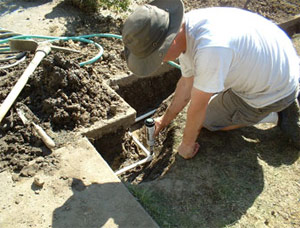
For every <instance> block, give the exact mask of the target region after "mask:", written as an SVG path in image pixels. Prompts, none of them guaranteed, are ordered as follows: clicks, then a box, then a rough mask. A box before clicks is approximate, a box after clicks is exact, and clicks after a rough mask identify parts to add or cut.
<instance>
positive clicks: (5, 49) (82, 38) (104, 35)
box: [0, 28, 180, 69]
mask: <svg viewBox="0 0 300 228" xmlns="http://www.w3.org/2000/svg"><path fill="white" fill-rule="evenodd" d="M0 32H2V36H3V37H4V36H8V37H9V38H5V39H2V40H0V45H3V44H7V43H8V42H9V40H12V39H43V40H46V41H43V42H55V41H60V40H63V41H68V40H75V41H80V42H84V43H89V44H93V45H95V46H96V47H97V49H99V52H98V53H97V54H96V55H95V56H94V57H93V58H91V59H89V60H87V61H85V62H81V63H79V65H80V66H84V65H87V64H92V63H94V62H96V61H97V60H98V59H99V58H101V56H102V54H103V48H102V46H101V45H100V44H98V43H96V42H94V41H92V40H90V39H89V38H94V37H100V38H116V39H122V36H120V35H116V34H110V33H98V34H90V35H81V36H72V37H55V36H41V35H19V34H17V33H15V32H10V31H8V30H5V29H2V28H0ZM3 32H4V34H3ZM9 51H10V48H9V47H7V46H4V47H3V46H2V47H0V53H1V52H9ZM168 63H169V64H170V65H171V66H173V67H176V68H178V69H180V66H179V65H178V64H176V63H175V62H172V61H169V62H168Z"/></svg>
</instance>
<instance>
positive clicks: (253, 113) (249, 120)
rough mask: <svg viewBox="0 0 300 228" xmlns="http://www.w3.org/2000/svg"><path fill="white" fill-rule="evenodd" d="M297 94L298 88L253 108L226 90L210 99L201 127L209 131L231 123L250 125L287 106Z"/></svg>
mask: <svg viewBox="0 0 300 228" xmlns="http://www.w3.org/2000/svg"><path fill="white" fill-rule="evenodd" d="M297 95H298V89H296V90H295V91H294V92H293V93H292V94H291V95H289V96H288V97H286V98H283V99H282V100H280V101H277V102H275V103H274V104H271V105H268V106H266V107H263V108H253V107H251V106H250V105H248V104H247V103H246V102H245V101H243V100H242V99H241V98H240V97H238V96H237V95H235V94H234V93H233V92H232V90H230V89H229V90H226V91H224V92H222V93H219V94H218V95H216V96H215V97H214V98H212V100H211V101H210V103H209V105H208V107H207V111H206V118H205V121H204V124H203V127H205V128H207V129H208V130H210V131H217V130H220V129H222V128H224V127H228V126H232V125H244V126H252V125H254V124H257V123H258V122H259V121H261V120H262V119H264V118H265V117H266V116H268V115H269V114H270V113H271V112H280V111H282V110H283V109H285V108H287V107H288V106H289V105H290V104H291V103H293V101H294V100H295V99H296V98H297Z"/></svg>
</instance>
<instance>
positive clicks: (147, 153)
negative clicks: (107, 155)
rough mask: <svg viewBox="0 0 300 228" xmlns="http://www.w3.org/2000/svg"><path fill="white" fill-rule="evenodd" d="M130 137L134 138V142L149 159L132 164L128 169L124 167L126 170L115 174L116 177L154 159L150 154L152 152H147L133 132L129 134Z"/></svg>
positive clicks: (123, 169)
mask: <svg viewBox="0 0 300 228" xmlns="http://www.w3.org/2000/svg"><path fill="white" fill-rule="evenodd" d="M129 135H130V136H131V137H132V139H133V141H134V142H135V143H136V144H137V145H138V146H139V147H140V148H141V149H142V150H143V151H144V152H145V153H146V155H147V157H146V158H144V159H143V160H140V161H138V162H136V163H133V164H131V165H129V166H126V167H124V168H122V169H120V170H118V171H116V172H115V174H116V175H119V174H121V173H124V172H126V171H128V170H130V169H133V168H135V167H137V166H138V165H142V164H144V163H146V162H148V161H151V160H152V158H153V157H152V155H151V153H150V151H149V150H147V148H146V147H144V145H143V144H142V143H141V142H140V141H139V140H138V139H137V138H136V137H134V136H133V135H132V133H131V132H129Z"/></svg>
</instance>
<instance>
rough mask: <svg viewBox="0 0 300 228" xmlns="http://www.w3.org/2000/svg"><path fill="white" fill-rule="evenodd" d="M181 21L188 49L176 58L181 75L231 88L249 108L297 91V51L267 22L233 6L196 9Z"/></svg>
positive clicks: (217, 89)
mask: <svg viewBox="0 0 300 228" xmlns="http://www.w3.org/2000/svg"><path fill="white" fill-rule="evenodd" d="M185 20H186V34H187V51H186V53H185V54H183V55H181V56H180V62H181V64H182V66H183V67H182V68H183V75H185V73H186V72H188V73H187V74H191V73H192V74H193V75H194V76H195V84H196V85H195V86H197V84H198V86H199V88H200V89H201V90H204V91H205V90H206V89H207V92H220V91H222V90H226V89H228V88H231V89H232V90H233V91H234V92H235V93H236V94H237V95H238V96H240V97H241V98H242V99H244V100H245V101H246V102H247V103H248V104H249V105H251V106H253V107H263V106H266V105H269V104H271V103H273V102H276V101H278V100H280V99H282V98H284V97H286V96H288V95H289V94H291V93H292V91H294V90H295V88H296V86H297V83H298V81H297V80H298V74H299V65H298V58H297V55H296V52H295V49H294V48H293V45H292V43H291V41H290V39H289V38H288V37H287V35H286V34H285V33H284V32H283V31H282V30H281V29H280V28H279V27H277V26H276V25H275V24H273V23H272V22H271V21H268V20H266V19H265V18H263V17H261V16H259V15H257V14H254V13H250V12H248V11H244V10H240V9H234V8H208V9H199V10H194V11H191V12H189V13H187V14H186V17H185ZM191 69H192V70H191ZM185 76H191V75H185ZM200 84H201V85H200ZM212 87H213V90H215V91H212V89H211V88H212Z"/></svg>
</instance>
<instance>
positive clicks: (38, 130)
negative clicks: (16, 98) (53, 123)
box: [16, 108, 55, 149]
mask: <svg viewBox="0 0 300 228" xmlns="http://www.w3.org/2000/svg"><path fill="white" fill-rule="evenodd" d="M16 110H17V113H18V115H19V117H20V119H21V120H22V122H23V124H24V125H25V126H27V125H32V126H33V129H34V131H35V132H36V133H37V134H38V135H39V137H40V138H41V139H42V141H43V142H44V143H45V145H46V146H47V147H48V148H49V149H52V148H54V147H55V143H54V141H53V140H52V139H51V138H50V136H49V135H47V133H46V132H45V131H44V129H43V128H42V127H40V126H39V125H37V124H35V123H34V122H33V121H30V120H28V119H27V118H26V116H25V114H24V112H23V110H21V109H19V108H17V109H16Z"/></svg>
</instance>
